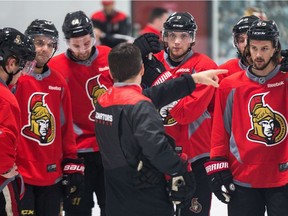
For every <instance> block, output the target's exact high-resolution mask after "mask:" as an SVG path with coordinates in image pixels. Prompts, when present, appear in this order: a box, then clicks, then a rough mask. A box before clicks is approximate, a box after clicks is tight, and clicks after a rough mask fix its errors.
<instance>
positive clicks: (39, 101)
mask: <svg viewBox="0 0 288 216" xmlns="http://www.w3.org/2000/svg"><path fill="white" fill-rule="evenodd" d="M46 95H47V94H44V93H39V92H38V93H34V94H32V95H31V96H30V98H29V102H28V114H29V115H28V124H27V125H25V126H24V127H23V128H22V130H21V134H22V135H23V136H24V137H26V138H28V139H30V140H33V141H35V142H37V143H38V144H39V145H41V146H46V145H50V144H51V143H52V142H53V141H54V139H55V131H56V125H55V118H54V116H53V114H52V112H51V111H50V109H49V107H48V105H47V104H46V103H45V100H44V97H45V96H46Z"/></svg>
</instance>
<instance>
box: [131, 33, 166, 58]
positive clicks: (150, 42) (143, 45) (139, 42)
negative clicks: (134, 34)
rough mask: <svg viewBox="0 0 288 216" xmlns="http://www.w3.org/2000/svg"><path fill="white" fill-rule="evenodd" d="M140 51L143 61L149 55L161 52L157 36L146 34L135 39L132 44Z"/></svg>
mask: <svg viewBox="0 0 288 216" xmlns="http://www.w3.org/2000/svg"><path fill="white" fill-rule="evenodd" d="M133 44H134V45H135V46H137V47H138V48H139V49H140V51H141V55H142V58H143V59H144V58H145V57H146V56H148V54H149V53H158V52H160V51H161V44H160V41H159V37H158V35H156V34H154V33H146V34H143V35H141V36H139V37H138V38H136V39H135V41H134V43H133Z"/></svg>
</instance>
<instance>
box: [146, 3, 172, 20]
mask: <svg viewBox="0 0 288 216" xmlns="http://www.w3.org/2000/svg"><path fill="white" fill-rule="evenodd" d="M166 13H168V10H167V9H165V8H161V7H156V8H153V9H152V11H151V13H150V15H149V18H148V22H149V23H152V22H153V21H154V20H155V19H157V18H161V17H162V16H163V15H164V14H166Z"/></svg>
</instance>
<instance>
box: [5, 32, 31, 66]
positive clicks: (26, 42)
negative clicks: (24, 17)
mask: <svg viewBox="0 0 288 216" xmlns="http://www.w3.org/2000/svg"><path fill="white" fill-rule="evenodd" d="M11 56H13V57H15V58H17V59H18V61H19V68H20V70H21V69H23V68H24V66H25V64H26V62H27V61H33V60H34V58H35V56H36V52H35V46H34V44H33V41H32V40H31V39H30V38H29V37H27V36H25V35H24V34H22V33H21V32H19V31H18V30H16V29H14V28H9V27H7V28H3V29H0V64H1V66H2V67H3V68H5V65H6V61H7V59H8V58H9V57H11Z"/></svg>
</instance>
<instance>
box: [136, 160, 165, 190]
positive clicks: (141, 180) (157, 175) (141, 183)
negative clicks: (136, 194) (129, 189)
mask: <svg viewBox="0 0 288 216" xmlns="http://www.w3.org/2000/svg"><path fill="white" fill-rule="evenodd" d="M134 179H135V180H134V186H135V187H137V188H138V189H141V188H147V187H150V186H151V185H155V184H158V183H159V182H160V181H161V179H164V175H163V174H162V173H161V172H160V171H159V170H157V169H156V168H155V167H154V166H152V165H151V164H150V162H148V161H147V160H145V159H143V160H141V161H140V162H139V164H138V167H137V174H136V176H134Z"/></svg>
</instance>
